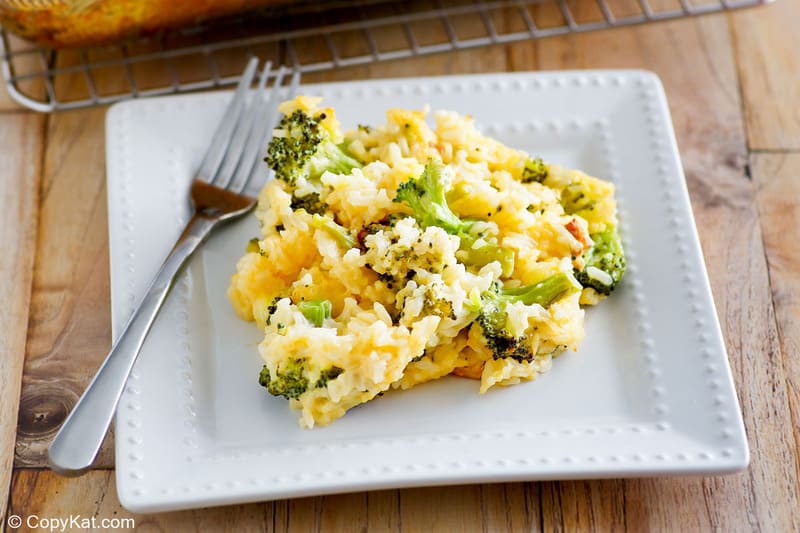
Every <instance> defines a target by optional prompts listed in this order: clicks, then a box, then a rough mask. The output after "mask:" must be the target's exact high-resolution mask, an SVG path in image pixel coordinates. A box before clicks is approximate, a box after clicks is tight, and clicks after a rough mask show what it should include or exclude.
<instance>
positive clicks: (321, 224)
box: [311, 215, 357, 250]
mask: <svg viewBox="0 0 800 533" xmlns="http://www.w3.org/2000/svg"><path fill="white" fill-rule="evenodd" d="M311 225H312V226H314V227H315V228H317V229H321V230H325V231H327V232H328V234H329V235H330V236H331V237H333V238H334V239H336V242H338V243H339V245H340V246H341V247H342V248H344V249H346V250H349V249H350V248H355V246H356V244H357V243H356V240H355V238H354V237H353V236H352V235H350V233H349V232H348V231H347V229H345V228H344V227H342V226H340V225H339V224H337V223H336V222H334V220H333V219H332V218H330V217H325V216H322V215H314V216H312V217H311Z"/></svg>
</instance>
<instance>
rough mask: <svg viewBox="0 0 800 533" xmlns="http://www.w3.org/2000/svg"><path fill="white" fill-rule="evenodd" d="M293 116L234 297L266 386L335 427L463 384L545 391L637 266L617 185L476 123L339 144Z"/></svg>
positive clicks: (384, 131) (447, 121)
mask: <svg viewBox="0 0 800 533" xmlns="http://www.w3.org/2000/svg"><path fill="white" fill-rule="evenodd" d="M320 104H321V101H320V100H319V99H317V98H311V97H306V96H300V97H298V98H296V99H294V100H292V101H288V102H285V103H283V104H282V106H281V112H283V113H284V115H285V117H284V118H283V120H282V121H281V122H280V123H279V125H278V127H277V128H276V130H275V132H274V136H273V140H272V141H271V143H270V145H269V147H268V153H267V157H266V161H267V163H268V164H269V166H270V167H271V168H272V169H273V170H274V171H275V177H276V178H277V179H274V180H271V181H270V182H268V183H267V185H266V186H265V187H264V189H263V191H262V192H261V195H260V198H259V202H258V207H257V210H256V216H257V217H258V220H259V221H260V223H261V235H260V236H258V237H257V238H254V239H253V240H252V241H251V242H250V244H249V245H248V246H247V253H246V254H245V255H244V256H243V257H242V258H241V259H240V260H239V263H238V265H237V267H236V273H235V274H234V275H233V278H232V280H231V284H230V288H229V290H228V294H229V297H230V300H231V302H232V304H233V306H234V308H235V309H236V312H237V313H238V314H239V315H240V316H241V317H242V318H243V319H245V320H254V321H255V322H256V324H257V325H258V327H259V328H260V329H262V330H263V331H264V333H265V337H264V340H263V342H261V344H260V345H259V352H260V354H261V357H262V358H263V359H264V367H263V370H262V371H261V375H260V377H259V382H260V383H261V385H263V386H264V387H266V389H267V390H268V391H269V392H270V393H271V394H273V395H276V396H284V397H286V398H287V399H288V400H289V403H290V406H291V407H292V408H294V409H298V410H300V412H301V416H300V423H301V425H302V426H305V427H313V426H314V425H317V424H320V425H322V424H327V423H329V422H331V421H332V420H335V419H337V418H339V417H340V416H342V415H344V414H345V412H346V411H347V410H348V409H350V408H351V407H354V406H356V405H359V404H362V403H364V402H367V401H369V400H371V399H373V398H375V397H376V396H378V395H379V394H382V393H384V392H386V391H389V390H391V389H409V388H411V387H414V386H416V385H419V384H421V383H425V382H426V381H430V380H433V379H437V378H441V377H443V376H447V375H449V374H454V375H457V376H462V377H466V378H474V379H476V380H480V392H481V393H484V392H486V391H487V390H489V389H490V388H491V387H493V386H495V385H512V384H516V383H519V382H521V381H526V380H531V379H533V378H534V377H536V376H537V375H538V374H540V373H543V372H546V371H547V370H548V369H549V368H550V364H551V361H552V358H553V357H555V356H557V355H558V354H560V353H561V352H563V351H566V350H575V349H577V346H578V345H579V343H580V342H581V340H582V339H583V336H584V328H583V320H584V311H583V309H582V306H585V305H594V304H597V303H598V302H599V301H600V300H601V299H602V298H603V297H604V296H606V295H608V294H609V293H610V292H611V291H612V290H613V289H614V287H615V286H616V285H617V283H618V282H619V281H620V278H621V276H622V274H623V272H624V269H625V258H624V254H623V250H622V245H621V241H620V237H619V233H618V231H617V217H616V203H615V200H614V187H613V185H612V184H611V183H609V182H606V181H603V180H600V179H597V178H594V177H591V176H588V175H586V174H584V173H583V172H580V171H577V170H567V169H564V168H561V167H558V166H556V165H554V164H550V163H546V162H543V161H542V160H541V159H538V158H533V157H531V156H530V155H528V154H526V153H524V152H521V151H519V150H515V149H513V148H509V147H507V146H504V145H503V144H501V143H500V142H498V141H496V140H494V139H491V138H489V137H487V136H485V135H483V134H481V132H479V131H478V130H477V129H476V127H475V125H474V124H473V121H472V118H471V117H470V116H462V115H458V114H456V113H453V112H447V111H439V112H434V113H432V121H431V123H432V124H433V125H429V123H428V121H427V120H426V119H427V118H428V116H427V115H428V114H427V112H426V111H410V110H405V109H390V110H389V111H388V112H387V114H386V118H387V121H386V124H384V125H379V126H359V127H358V128H357V129H354V130H353V131H348V132H345V133H343V132H342V131H341V129H340V125H339V122H338V120H337V118H336V115H335V112H334V110H333V109H331V108H325V107H321V105H320Z"/></svg>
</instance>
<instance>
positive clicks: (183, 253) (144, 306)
mask: <svg viewBox="0 0 800 533" xmlns="http://www.w3.org/2000/svg"><path fill="white" fill-rule="evenodd" d="M218 221H219V219H218V218H217V217H208V216H203V215H202V214H195V215H194V216H193V217H192V219H191V220H190V221H189V223H188V224H187V225H186V228H185V229H184V231H183V234H182V235H181V237H180V239H178V241H177V242H176V243H175V246H174V247H173V249H172V251H171V252H170V253H169V255H168V256H167V258H166V260H165V261H164V264H162V265H161V268H160V269H159V271H158V274H156V276H155V278H153V281H152V282H150V286H149V287H148V288H147V293H146V294H145V296H144V298H143V299H142V301H141V302H140V303H139V306H138V307H137V308H136V309H135V310H134V312H133V314H132V315H131V317H130V319H129V320H128V322H127V324H125V327H124V328H123V330H122V333H121V334H120V336H119V338H117V340H116V342H114V345H113V346H112V348H111V351H110V352H109V354H108V355H107V356H106V359H105V361H103V364H102V365H101V366H100V369H99V370H98V371H97V374H95V376H94V379H92V382H91V383H89V386H88V387H87V388H86V390H85V391H84V393H83V396H81V398H80V400H78V403H77V404H75V407H74V408H73V409H72V412H71V413H70V414H69V416H68V417H67V419H66V420H65V421H64V424H63V425H62V426H61V429H60V430H59V431H58V434H57V435H56V437H55V439H53V442H52V443H51V444H50V448H49V450H48V455H49V460H50V466H51V468H52V469H53V470H55V471H56V472H58V473H59V474H62V475H65V476H78V475H81V474H83V473H84V472H85V471H86V470H87V469H88V468H89V467H90V466H91V465H92V463H93V462H94V460H95V457H97V452H98V451H99V450H100V445H101V444H102V443H103V439H104V438H105V435H106V433H107V432H108V427H109V425H110V424H111V419H112V418H113V417H114V413H115V412H116V409H117V403H119V399H120V397H121V396H122V391H123V390H124V388H125V383H126V382H127V380H128V375H129V374H130V372H131V369H132V368H133V364H134V362H135V361H136V358H137V356H138V355H139V351H140V350H141V348H142V344H143V343H144V339H145V337H147V333H148V332H149V331H150V327H151V326H152V324H153V320H154V319H155V317H156V315H157V314H158V312H159V310H160V309H161V306H162V305H163V303H164V300H165V299H166V297H167V294H168V293H169V291H170V289H171V288H172V285H173V284H174V282H175V278H176V277H177V274H178V272H179V271H180V270H181V267H183V265H184V264H185V263H186V261H187V260H188V259H189V257H191V256H192V254H193V253H194V251H195V250H196V249H197V247H198V246H199V245H200V244H201V243H202V242H203V241H204V240H205V238H206V237H207V236H208V234H209V233H210V232H211V229H212V228H213V227H214V225H215V224H216V223H217V222H218Z"/></svg>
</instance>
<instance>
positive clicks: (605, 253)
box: [575, 226, 625, 296]
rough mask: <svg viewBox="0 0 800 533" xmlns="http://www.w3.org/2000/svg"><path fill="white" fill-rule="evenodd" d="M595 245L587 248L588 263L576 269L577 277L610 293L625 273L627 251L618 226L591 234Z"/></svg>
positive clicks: (585, 257)
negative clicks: (580, 268) (623, 246)
mask: <svg viewBox="0 0 800 533" xmlns="http://www.w3.org/2000/svg"><path fill="white" fill-rule="evenodd" d="M590 237H591V239H592V241H594V245H593V246H592V247H591V248H589V249H588V250H586V251H585V252H584V254H583V258H584V260H585V261H586V265H585V266H584V267H583V269H582V270H576V271H575V277H576V278H577V280H578V282H579V283H580V284H581V285H583V286H584V287H591V288H593V289H594V290H596V291H597V292H599V293H600V294H604V295H606V296H607V295H609V294H611V291H613V290H614V288H615V287H616V286H617V284H618V283H619V281H620V280H621V279H622V275H623V274H624V273H625V251H624V250H623V248H622V239H621V238H620V235H619V231H618V230H617V228H616V226H611V227H609V228H607V229H606V230H604V231H601V232H599V233H593V234H591V235H590Z"/></svg>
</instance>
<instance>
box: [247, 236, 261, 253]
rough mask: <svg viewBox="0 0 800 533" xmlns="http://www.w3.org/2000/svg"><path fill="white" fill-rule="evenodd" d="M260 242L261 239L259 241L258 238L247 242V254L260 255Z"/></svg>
mask: <svg viewBox="0 0 800 533" xmlns="http://www.w3.org/2000/svg"><path fill="white" fill-rule="evenodd" d="M260 240H261V239H259V238H258V237H253V238H252V239H250V240H249V241H247V250H246V251H247V253H249V254H251V253H254V254H260V253H261V247H260V246H259V245H258V243H259V241H260Z"/></svg>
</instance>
